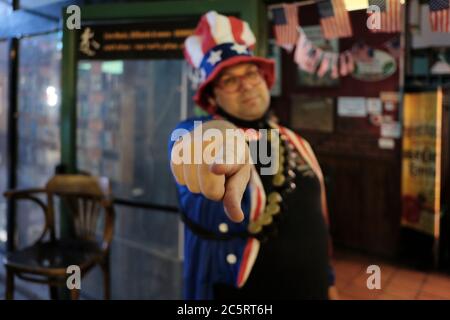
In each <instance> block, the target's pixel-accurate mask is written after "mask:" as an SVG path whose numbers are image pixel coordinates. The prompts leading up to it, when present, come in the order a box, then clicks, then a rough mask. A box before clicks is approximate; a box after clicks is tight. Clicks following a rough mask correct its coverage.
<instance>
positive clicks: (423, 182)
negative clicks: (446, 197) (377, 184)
mask: <svg viewBox="0 0 450 320" xmlns="http://www.w3.org/2000/svg"><path fill="white" fill-rule="evenodd" d="M403 122H404V126H403V152H402V225H403V226H405V227H409V228H412V229H415V230H417V231H420V232H423V233H426V234H429V235H432V236H434V237H438V236H439V216H440V191H441V190H440V185H441V181H440V177H441V163H440V159H441V124H442V92H441V91H440V90H439V91H437V92H422V93H407V94H405V98H404V108H403Z"/></svg>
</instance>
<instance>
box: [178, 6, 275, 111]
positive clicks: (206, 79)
mask: <svg viewBox="0 0 450 320" xmlns="http://www.w3.org/2000/svg"><path fill="white" fill-rule="evenodd" d="M255 43H256V39H255V36H254V34H253V32H252V31H251V29H250V27H249V25H248V23H247V22H245V21H243V20H240V19H238V18H236V17H232V16H224V15H221V14H218V13H217V12H215V11H210V12H208V13H206V14H205V15H203V16H202V17H201V19H200V22H199V23H198V25H197V28H196V29H195V31H194V34H193V35H191V36H189V37H188V38H187V39H186V41H185V43H184V45H185V46H184V56H185V58H186V60H187V61H188V63H189V64H191V65H192V66H193V67H194V68H196V69H198V70H199V72H200V74H201V78H202V79H201V84H200V86H199V88H198V90H197V93H196V95H195V96H194V101H195V102H196V103H197V104H198V105H199V106H200V107H202V108H203V109H205V110H206V111H208V112H209V113H213V112H214V107H213V106H211V105H210V103H209V102H208V95H207V88H208V86H209V85H211V83H212V81H214V79H215V78H216V77H217V76H218V75H219V74H220V72H221V71H222V70H224V68H226V67H230V66H233V65H236V64H238V63H244V62H247V63H255V64H256V65H258V67H259V68H260V70H261V71H262V74H263V75H264V78H265V80H266V83H267V86H268V87H269V88H270V87H272V85H273V83H274V62H273V61H272V60H269V59H265V58H261V57H256V56H254V55H253V53H252V49H253V48H254V46H255Z"/></svg>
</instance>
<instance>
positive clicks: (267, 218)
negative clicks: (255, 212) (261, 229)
mask: <svg viewBox="0 0 450 320" xmlns="http://www.w3.org/2000/svg"><path fill="white" fill-rule="evenodd" d="M258 220H260V221H261V224H262V225H263V226H268V225H269V224H271V223H272V221H273V219H272V216H271V215H270V214H264V215H263V216H262V217H260V218H259V219H258Z"/></svg>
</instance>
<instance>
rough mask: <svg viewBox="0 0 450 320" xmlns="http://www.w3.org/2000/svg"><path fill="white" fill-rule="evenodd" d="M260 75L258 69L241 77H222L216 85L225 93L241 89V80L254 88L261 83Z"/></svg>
mask: <svg viewBox="0 0 450 320" xmlns="http://www.w3.org/2000/svg"><path fill="white" fill-rule="evenodd" d="M262 79H263V77H262V73H261V71H260V70H259V69H255V70H250V71H248V72H247V73H245V74H243V75H242V76H227V75H225V76H223V77H221V78H220V79H219V80H218V81H217V82H216V85H217V86H218V87H219V88H220V89H222V90H223V91H225V92H227V93H234V92H237V91H238V90H239V89H240V88H241V87H242V80H245V82H246V83H248V84H249V85H251V86H256V85H257V84H260V83H261V81H262Z"/></svg>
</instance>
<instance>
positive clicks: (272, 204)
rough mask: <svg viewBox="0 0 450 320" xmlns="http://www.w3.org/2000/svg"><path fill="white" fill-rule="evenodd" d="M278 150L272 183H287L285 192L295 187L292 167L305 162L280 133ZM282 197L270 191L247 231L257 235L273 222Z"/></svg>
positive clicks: (278, 184) (302, 164) (301, 165)
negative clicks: (260, 211) (263, 206)
mask: <svg viewBox="0 0 450 320" xmlns="http://www.w3.org/2000/svg"><path fill="white" fill-rule="evenodd" d="M268 140H269V141H271V131H270V130H269V134H268ZM279 143H280V145H279V152H278V161H279V165H278V171H277V173H276V174H275V175H274V176H273V178H272V184H273V186H274V187H276V188H278V189H279V188H281V187H282V186H283V185H285V184H287V190H286V192H291V191H293V190H294V189H295V188H296V185H295V183H294V182H292V180H293V179H295V176H296V174H295V172H294V169H295V168H297V169H303V168H302V167H303V166H305V162H304V161H303V160H302V159H301V157H300V156H299V154H298V153H297V151H296V150H295V148H294V146H293V145H292V144H291V143H290V142H289V141H288V139H287V137H286V136H285V135H282V134H280V139H279ZM286 149H287V151H288V152H287V154H288V160H287V161H288V170H287V177H286V175H285V174H284V168H285V163H286V157H285V153H286V152H285V151H286ZM286 182H287V183H286ZM282 201H283V198H282V196H281V194H280V192H278V191H273V192H271V193H270V194H269V195H268V197H267V204H266V207H265V209H264V212H263V213H262V214H261V215H260V216H259V217H258V219H257V220H255V221H252V222H250V223H249V225H248V231H249V233H251V234H254V235H257V234H259V233H261V231H262V230H263V227H264V226H268V225H270V224H272V223H273V221H274V218H275V217H277V216H278V215H279V214H280V213H281V202H282Z"/></svg>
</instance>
